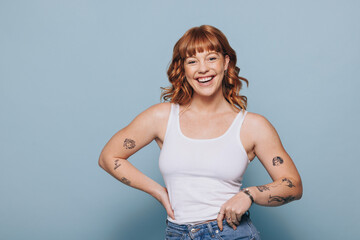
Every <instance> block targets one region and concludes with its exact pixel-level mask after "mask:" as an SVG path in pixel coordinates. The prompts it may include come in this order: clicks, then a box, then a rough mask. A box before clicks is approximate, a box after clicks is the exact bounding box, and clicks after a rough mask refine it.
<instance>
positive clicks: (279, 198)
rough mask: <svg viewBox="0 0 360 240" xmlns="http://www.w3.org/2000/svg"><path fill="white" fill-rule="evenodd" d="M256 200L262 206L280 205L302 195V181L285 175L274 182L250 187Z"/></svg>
mask: <svg viewBox="0 0 360 240" xmlns="http://www.w3.org/2000/svg"><path fill="white" fill-rule="evenodd" d="M249 190H250V192H251V194H252V195H253V198H254V201H255V203H256V204H258V205H262V206H280V205H283V204H286V203H289V202H291V201H294V200H298V199H300V198H301V196H302V184H301V181H296V180H295V179H292V178H289V177H283V178H281V179H278V180H276V181H274V182H272V183H269V184H266V185H262V186H254V187H249Z"/></svg>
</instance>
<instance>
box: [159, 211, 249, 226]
mask: <svg viewBox="0 0 360 240" xmlns="http://www.w3.org/2000/svg"><path fill="white" fill-rule="evenodd" d="M249 217H250V212H249V211H247V212H246V213H245V214H244V215H242V217H241V222H242V221H247V220H248V219H249ZM222 223H223V225H224V224H227V222H226V219H223V220H222ZM166 225H167V226H169V227H171V228H175V229H177V230H180V231H189V230H191V229H193V228H194V227H196V229H205V228H209V227H211V228H214V227H216V226H217V225H218V223H217V220H213V221H210V222H206V223H198V224H177V223H173V222H171V221H169V220H167V219H166Z"/></svg>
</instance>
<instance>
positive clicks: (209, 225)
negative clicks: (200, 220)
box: [207, 223, 214, 237]
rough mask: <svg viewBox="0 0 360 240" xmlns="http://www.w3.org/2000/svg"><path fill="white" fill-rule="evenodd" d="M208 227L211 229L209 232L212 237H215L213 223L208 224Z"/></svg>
mask: <svg viewBox="0 0 360 240" xmlns="http://www.w3.org/2000/svg"><path fill="white" fill-rule="evenodd" d="M207 227H208V229H209V232H210V236H211V237H213V236H214V231H213V228H212V226H211V223H207Z"/></svg>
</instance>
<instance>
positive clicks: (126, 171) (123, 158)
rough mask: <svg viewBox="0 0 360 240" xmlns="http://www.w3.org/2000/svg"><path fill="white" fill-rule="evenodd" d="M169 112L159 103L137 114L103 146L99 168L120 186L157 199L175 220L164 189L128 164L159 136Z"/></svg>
mask: <svg viewBox="0 0 360 240" xmlns="http://www.w3.org/2000/svg"><path fill="white" fill-rule="evenodd" d="M169 111H170V105H169V104H167V103H161V104H157V105H154V106H152V107H150V108H149V109H147V110H145V111H144V112H142V113H141V114H139V115H138V116H137V117H136V118H135V119H134V120H133V121H132V122H131V123H130V124H129V125H128V126H126V127H125V128H123V129H121V130H120V131H118V132H117V133H116V134H115V135H114V136H113V137H112V138H111V139H110V140H109V142H108V143H107V144H106V145H105V147H104V148H103V150H102V152H101V154H100V157H99V165H100V167H101V168H103V169H104V170H105V171H106V172H108V173H109V174H111V175H112V176H113V177H115V178H116V179H118V180H119V181H121V182H122V183H124V184H126V185H128V186H131V187H133V188H136V189H139V190H141V191H144V192H146V193H148V194H150V195H151V196H153V197H154V198H156V199H157V200H158V201H159V202H160V203H161V204H163V206H164V207H165V209H166V211H167V213H168V215H169V216H170V217H172V218H174V215H173V211H172V209H171V206H170V202H169V199H168V195H167V190H166V188H164V187H163V186H161V185H160V184H158V183H157V182H155V181H154V180H152V179H151V178H149V177H147V176H146V175H145V174H143V173H142V172H141V171H139V170H138V169H137V168H135V167H134V166H133V165H132V164H131V163H130V162H129V161H128V160H127V159H128V158H129V157H130V156H131V155H133V154H134V153H136V152H137V151H138V150H140V149H141V148H143V147H144V146H146V145H148V144H149V143H150V142H151V141H152V140H154V139H155V138H157V137H158V136H159V132H160V129H161V127H162V126H163V124H164V119H166V120H167V116H168V114H169Z"/></svg>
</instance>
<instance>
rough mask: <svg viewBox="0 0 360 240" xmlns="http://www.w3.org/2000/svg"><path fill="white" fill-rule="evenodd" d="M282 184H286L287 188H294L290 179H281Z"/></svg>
mask: <svg viewBox="0 0 360 240" xmlns="http://www.w3.org/2000/svg"><path fill="white" fill-rule="evenodd" d="M282 182H286V186H288V187H289V188H293V187H295V185H294V184H293V183H292V182H291V180H290V179H287V178H283V179H282Z"/></svg>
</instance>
